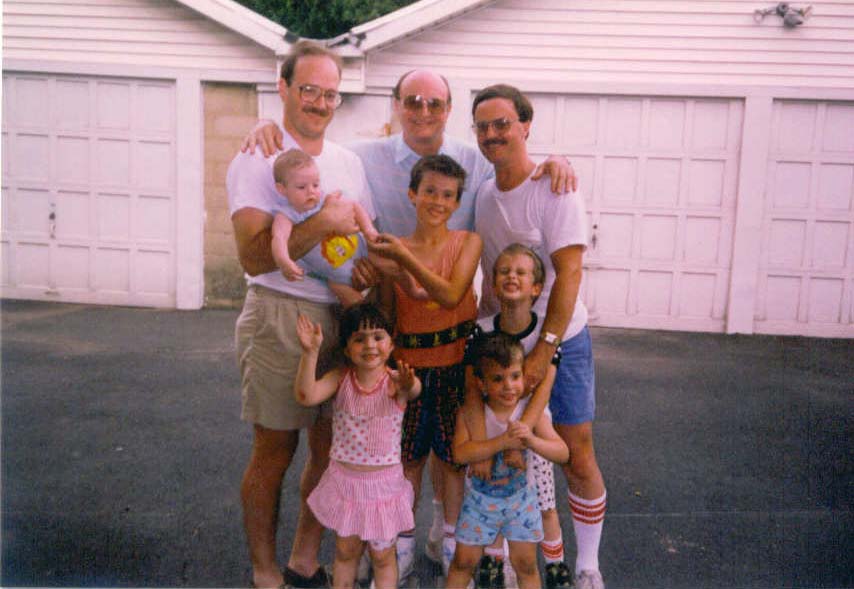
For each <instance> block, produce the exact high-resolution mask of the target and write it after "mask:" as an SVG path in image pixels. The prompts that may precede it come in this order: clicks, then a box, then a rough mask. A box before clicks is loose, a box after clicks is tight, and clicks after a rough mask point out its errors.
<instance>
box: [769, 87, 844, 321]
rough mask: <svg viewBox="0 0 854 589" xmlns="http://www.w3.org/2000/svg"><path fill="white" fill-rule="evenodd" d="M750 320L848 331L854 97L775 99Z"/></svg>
mask: <svg viewBox="0 0 854 589" xmlns="http://www.w3.org/2000/svg"><path fill="white" fill-rule="evenodd" d="M772 120H773V121H774V126H773V128H772V131H771V146H772V149H771V153H770V155H769V161H768V170H769V176H768V182H767V184H766V186H767V192H766V195H765V206H764V211H763V220H762V250H761V252H760V261H759V280H758V285H759V292H758V296H757V306H756V317H755V321H754V326H755V329H756V331H758V332H762V333H798V334H804V335H826V336H840V335H846V334H847V335H848V336H849V337H850V335H851V333H852V332H851V328H852V325H854V316H852V313H851V305H850V303H849V301H850V300H851V299H852V298H854V259H852V258H854V237H853V236H852V232H854V209H852V202H854V198H852V193H854V165H852V163H851V162H852V161H854V133H852V132H851V131H852V129H854V104H851V103H844V102H818V101H788V100H778V101H775V102H774V111H773V118H772Z"/></svg>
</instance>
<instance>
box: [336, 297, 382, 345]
mask: <svg viewBox="0 0 854 589" xmlns="http://www.w3.org/2000/svg"><path fill="white" fill-rule="evenodd" d="M364 327H367V328H369V329H384V330H385V331H386V332H387V333H388V334H389V336H390V335H391V334H392V333H394V330H393V327H392V324H391V321H389V319H388V317H386V314H385V313H383V311H382V309H380V308H379V307H377V306H376V305H374V304H373V303H359V304H358V305H353V306H352V307H348V308H346V309H344V312H343V313H342V315H341V321H340V323H339V326H338V341H339V343H340V344H341V348H342V349H344V348H346V347H347V342H349V341H350V336H352V335H353V334H354V333H356V332H357V331H359V330H360V329H362V328H364Z"/></svg>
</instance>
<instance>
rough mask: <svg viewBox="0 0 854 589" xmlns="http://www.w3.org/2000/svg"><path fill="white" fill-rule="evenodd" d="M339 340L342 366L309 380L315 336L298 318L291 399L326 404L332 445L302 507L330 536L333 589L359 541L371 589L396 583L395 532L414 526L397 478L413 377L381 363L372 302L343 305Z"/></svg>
mask: <svg viewBox="0 0 854 589" xmlns="http://www.w3.org/2000/svg"><path fill="white" fill-rule="evenodd" d="M339 332H340V334H339V338H340V341H341V348H342V350H343V351H344V356H345V357H346V359H347V365H346V366H343V367H339V368H334V369H332V370H330V371H329V372H327V373H326V374H324V375H323V376H322V377H321V378H320V379H317V378H316V377H315V371H316V370H317V359H318V355H319V353H320V345H321V343H322V342H323V333H322V330H321V328H320V325H317V324H316V323H313V322H312V321H311V320H310V319H309V318H308V317H305V316H304V315H300V316H299V319H298V321H297V335H298V337H299V341H300V346H301V347H302V357H301V358H300V363H299V368H298V370H297V377H296V381H295V391H294V392H295V394H296V398H297V401H299V402H300V403H302V404H303V405H319V404H320V403H323V402H324V401H326V400H327V399H330V398H332V397H335V399H334V401H333V418H332V449H331V451H330V453H329V458H330V461H329V468H327V470H326V472H325V473H324V474H323V477H322V478H321V479H320V482H319V483H318V484H317V487H315V489H314V491H313V492H312V493H311V495H309V498H308V505H309V507H310V508H311V510H312V512H313V513H314V515H315V517H316V518H317V520H318V521H319V522H320V523H321V524H323V525H324V526H325V527H327V528H329V529H332V530H334V531H335V532H336V533H337V535H338V537H337V540H336V545H335V562H334V563H333V565H332V579H333V583H334V587H336V588H339V587H352V586H353V583H354V581H355V578H356V569H357V567H358V564H359V558H360V557H361V555H362V552H363V550H364V549H365V545H366V544H367V546H368V549H369V550H370V554H371V562H372V565H373V568H374V581H375V583H376V587H377V589H384V588H387V589H393V588H396V587H397V557H396V554H395V541H396V539H397V535H398V534H399V533H400V532H402V531H405V530H409V529H412V528H413V526H414V525H415V523H414V521H413V516H412V501H413V490H412V485H411V484H410V483H409V481H407V480H406V478H405V477H404V476H403V467H402V466H401V462H400V436H401V423H402V421H403V413H404V410H405V409H406V403H407V401H409V400H411V399H414V398H415V397H417V396H418V394H419V393H420V392H421V381H420V380H419V379H418V377H416V376H415V372H414V371H413V369H412V368H411V367H410V366H409V365H408V364H406V363H405V362H398V366H397V370H392V369H391V368H389V367H388V365H387V363H388V360H389V357H390V356H391V352H392V350H393V349H394V344H393V343H392V339H391V335H390V334H391V333H392V326H391V324H390V323H389V321H388V319H387V318H386V317H385V315H384V314H383V312H382V311H381V310H380V309H378V308H377V307H376V306H374V305H372V304H368V303H361V304H358V305H354V306H352V307H349V308H348V309H346V310H345V311H344V314H343V317H342V318H341V325H340V329H339Z"/></svg>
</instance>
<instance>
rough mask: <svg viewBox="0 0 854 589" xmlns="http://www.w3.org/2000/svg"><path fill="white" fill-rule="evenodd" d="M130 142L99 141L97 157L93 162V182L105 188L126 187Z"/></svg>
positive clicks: (128, 178) (128, 171)
mask: <svg viewBox="0 0 854 589" xmlns="http://www.w3.org/2000/svg"><path fill="white" fill-rule="evenodd" d="M130 148H131V144H130V141H128V140H124V139H99V140H98V142H97V154H98V157H97V158H96V160H95V181H96V182H97V183H98V184H101V185H107V186H116V185H118V186H127V185H128V184H130V183H131V176H130V158H131V150H130Z"/></svg>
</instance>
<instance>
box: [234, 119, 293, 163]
mask: <svg viewBox="0 0 854 589" xmlns="http://www.w3.org/2000/svg"><path fill="white" fill-rule="evenodd" d="M283 140H284V135H283V134H282V130H281V129H279V126H278V125H277V124H276V123H274V122H273V121H271V120H270V119H261V120H259V121H258V122H257V123H255V126H254V127H252V130H251V131H249V134H248V135H247V136H246V137H244V138H243V144H242V145H241V146H240V151H242V152H244V153H245V152H247V151H248V152H249V153H250V154H254V153H255V148H256V147H260V148H261V153H263V154H264V157H270V156H271V155H273V154H274V153H276V152H277V151H279V150H280V149H282V148H283V147H284V144H283V143H282V141H283Z"/></svg>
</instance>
